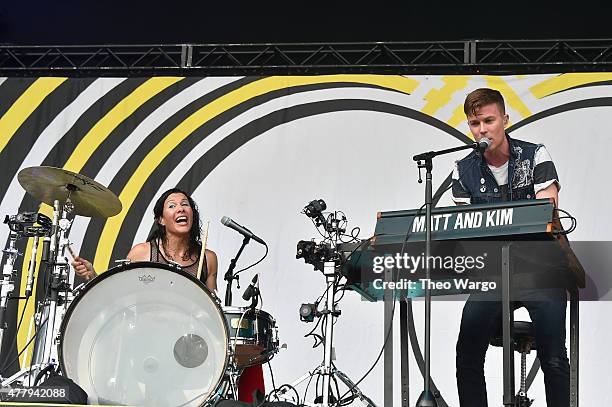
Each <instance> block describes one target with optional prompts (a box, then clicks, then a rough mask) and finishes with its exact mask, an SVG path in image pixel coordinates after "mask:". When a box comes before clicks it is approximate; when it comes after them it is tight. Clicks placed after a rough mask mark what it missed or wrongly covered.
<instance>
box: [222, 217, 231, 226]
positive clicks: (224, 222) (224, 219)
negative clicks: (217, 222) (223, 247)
mask: <svg viewBox="0 0 612 407" xmlns="http://www.w3.org/2000/svg"><path fill="white" fill-rule="evenodd" d="M231 222H232V220H231V219H230V218H228V217H227V216H224V217H222V218H221V223H223V224H224V225H225V226H228V225H229V224H230V223H231Z"/></svg>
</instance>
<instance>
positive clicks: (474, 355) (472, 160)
mask: <svg viewBox="0 0 612 407" xmlns="http://www.w3.org/2000/svg"><path fill="white" fill-rule="evenodd" d="M464 112H465V114H466V117H467V121H468V125H469V128H470V131H471V132H472V134H473V135H474V138H475V140H476V141H480V140H481V139H482V138H488V139H489V140H490V141H491V143H490V146H489V148H488V149H487V150H486V151H485V152H484V154H483V153H480V152H478V151H474V152H472V153H470V154H469V155H468V156H467V157H465V158H463V159H461V160H459V161H457V163H456V166H455V171H454V172H453V185H452V193H453V200H454V201H455V203H456V204H475V203H494V202H501V201H515V200H521V199H536V198H552V199H554V201H555V205H556V206H558V192H559V189H560V184H559V180H558V176H557V172H556V170H555V165H554V164H553V162H552V160H551V158H550V155H549V154H548V151H547V150H546V148H545V147H544V146H543V145H541V144H533V143H528V142H525V141H521V140H516V139H513V138H510V137H509V136H508V135H507V134H506V132H505V127H506V125H507V124H508V115H507V114H506V111H505V104H504V99H503V97H502V95H501V93H500V92H498V91H497V90H493V89H487V88H482V89H477V90H475V91H473V92H471V93H470V94H468V95H467V97H466V99H465V103H464ZM515 299H518V300H519V301H516V302H514V303H513V304H514V306H515V307H519V306H525V308H527V310H528V311H529V315H530V317H531V320H532V322H533V324H534V327H535V335H536V343H537V349H538V350H537V352H538V358H539V359H540V362H541V366H542V371H543V372H544V385H545V388H546V403H547V405H548V406H549V407H568V406H569V362H568V359H567V351H566V348H565V309H566V292H565V289H563V288H550V289H538V290H520V291H519V292H517V293H516V296H515ZM501 313H502V305H501V302H500V301H484V300H483V299H482V298H478V297H477V295H473V296H471V297H470V298H469V299H468V301H467V302H466V304H465V306H464V308H463V315H462V318H461V328H460V331H459V338H458V340H457V358H456V363H457V388H458V392H459V401H460V404H461V406H462V407H483V406H487V390H486V384H485V378H484V360H485V354H486V351H487V348H488V346H489V339H490V338H491V336H493V335H494V334H495V332H496V331H497V330H498V329H499V327H500V325H501Z"/></svg>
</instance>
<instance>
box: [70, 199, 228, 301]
mask: <svg viewBox="0 0 612 407" xmlns="http://www.w3.org/2000/svg"><path fill="white" fill-rule="evenodd" d="M153 214H154V215H155V224H154V228H153V231H152V232H151V234H150V235H149V237H148V238H147V241H146V242H144V243H138V244H137V245H135V246H134V247H132V249H131V250H130V252H129V253H128V255H127V258H128V259H129V260H130V261H133V262H135V261H153V262H157V263H163V264H169V263H170V262H172V263H178V264H179V265H181V266H182V268H183V270H184V271H185V272H186V273H189V274H191V275H193V276H197V271H198V270H197V269H198V265H199V261H200V252H201V249H202V242H201V239H200V235H201V228H200V214H199V212H198V208H197V206H196V204H195V202H194V201H193V199H192V198H191V197H190V196H189V195H188V194H187V193H185V192H184V191H182V190H180V189H178V188H172V189H170V190H168V191H166V192H164V193H163V194H162V195H161V196H160V197H159V198H158V199H157V202H156V203H155V206H154V207H153ZM205 253H206V255H205V257H204V262H203V266H202V274H203V275H202V276H201V277H200V280H201V281H205V282H206V286H207V287H208V289H209V290H211V291H215V290H216V289H217V255H216V254H215V252H213V251H212V250H208V249H206V252H205ZM72 267H74V271H75V273H76V275H77V276H79V277H83V278H85V279H87V280H89V279H92V278H94V277H95V276H96V275H97V274H96V272H95V270H94V268H93V265H92V264H91V262H89V261H87V260H85V259H83V258H81V257H78V256H77V257H76V258H75V259H74V261H73V262H72Z"/></svg>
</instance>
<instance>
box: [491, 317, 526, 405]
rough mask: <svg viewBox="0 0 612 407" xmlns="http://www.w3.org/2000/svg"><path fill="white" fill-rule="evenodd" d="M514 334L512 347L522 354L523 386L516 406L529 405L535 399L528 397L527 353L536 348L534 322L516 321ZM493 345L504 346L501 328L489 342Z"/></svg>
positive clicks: (517, 396)
mask: <svg viewBox="0 0 612 407" xmlns="http://www.w3.org/2000/svg"><path fill="white" fill-rule="evenodd" d="M512 329H513V331H512V332H513V336H512V347H513V348H514V350H515V351H517V352H519V353H520V354H521V388H520V389H519V392H518V393H517V395H516V400H515V406H516V407H529V406H530V405H531V403H532V402H533V400H530V399H529V397H527V388H526V387H527V385H526V380H527V354H528V353H530V352H531V350H532V349H533V350H535V349H537V348H536V342H535V330H534V329H533V324H532V323H531V322H527V321H514V326H513V328H512ZM489 343H490V344H491V345H492V346H499V347H503V346H504V338H503V335H502V333H501V329H500V331H499V332H497V333H496V334H495V335H494V336H492V337H491V340H490V342H489Z"/></svg>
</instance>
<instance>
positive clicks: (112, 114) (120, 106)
mask: <svg viewBox="0 0 612 407" xmlns="http://www.w3.org/2000/svg"><path fill="white" fill-rule="evenodd" d="M181 79H183V78H181V77H161V76H160V77H154V78H151V79H149V80H148V81H146V82H145V83H143V84H142V85H140V86H139V87H138V88H136V89H135V90H134V91H133V92H132V93H130V94H129V95H128V96H126V97H125V98H123V99H122V100H121V102H119V103H117V105H115V106H114V107H113V108H112V109H111V110H110V111H109V112H108V113H107V114H106V115H105V116H104V117H103V118H102V119H100V120H99V121H98V122H97V123H96V124H95V125H94V126H93V127H92V128H91V129H90V130H89V131H88V132H87V134H86V135H85V136H84V137H83V139H82V140H81V141H80V142H79V144H78V145H77V147H76V148H75V149H74V151H73V153H72V154H71V155H70V158H69V159H68V161H66V164H65V165H64V168H65V169H67V170H69V171H73V172H79V171H81V169H82V168H83V166H84V165H85V163H86V162H87V160H89V157H91V155H92V154H93V153H94V151H96V149H97V148H98V147H99V146H100V144H102V143H103V142H104V140H106V138H107V137H108V136H109V135H110V133H111V132H112V131H113V130H114V129H115V128H116V127H117V126H119V124H121V123H122V122H123V121H124V120H125V119H127V118H128V117H129V116H130V115H131V114H132V113H134V111H136V109H138V108H139V107H140V106H142V105H143V104H144V103H145V102H146V101H148V100H149V99H151V98H152V97H153V96H155V95H157V94H158V93H159V92H161V91H162V90H164V89H166V88H167V87H168V86H170V85H172V84H174V83H176V82H178V81H180V80H181Z"/></svg>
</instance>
